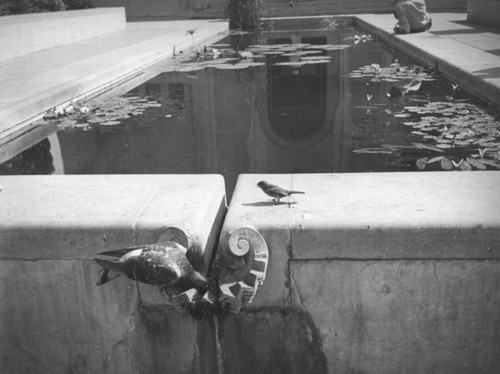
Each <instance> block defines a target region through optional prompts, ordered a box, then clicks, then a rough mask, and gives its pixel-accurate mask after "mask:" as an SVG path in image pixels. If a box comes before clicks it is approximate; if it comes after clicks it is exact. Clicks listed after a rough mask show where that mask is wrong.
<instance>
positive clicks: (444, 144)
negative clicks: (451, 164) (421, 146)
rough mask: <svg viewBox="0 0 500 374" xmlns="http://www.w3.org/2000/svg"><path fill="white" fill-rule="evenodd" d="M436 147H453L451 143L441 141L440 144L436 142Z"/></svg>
mask: <svg viewBox="0 0 500 374" xmlns="http://www.w3.org/2000/svg"><path fill="white" fill-rule="evenodd" d="M436 147H438V148H441V149H449V148H451V144H448V143H439V144H436Z"/></svg>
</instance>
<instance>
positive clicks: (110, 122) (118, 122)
mask: <svg viewBox="0 0 500 374" xmlns="http://www.w3.org/2000/svg"><path fill="white" fill-rule="evenodd" d="M120 123H121V122H120V121H105V122H101V123H100V125H101V126H116V125H119V124H120Z"/></svg>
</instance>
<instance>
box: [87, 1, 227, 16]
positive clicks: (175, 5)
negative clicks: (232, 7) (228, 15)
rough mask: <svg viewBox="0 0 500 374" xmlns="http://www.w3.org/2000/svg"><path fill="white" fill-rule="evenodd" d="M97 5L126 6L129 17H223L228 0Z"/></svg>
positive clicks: (102, 4)
mask: <svg viewBox="0 0 500 374" xmlns="http://www.w3.org/2000/svg"><path fill="white" fill-rule="evenodd" d="M94 3H95V6H97V7H121V6H123V7H125V9H126V10H127V17H129V18H134V17H173V18H222V17H223V15H224V9H225V7H226V5H227V3H228V0H188V1H179V0H142V1H135V0H95V1H94Z"/></svg>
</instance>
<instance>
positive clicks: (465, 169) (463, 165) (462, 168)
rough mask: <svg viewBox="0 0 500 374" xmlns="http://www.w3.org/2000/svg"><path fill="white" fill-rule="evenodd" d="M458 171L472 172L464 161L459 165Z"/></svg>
mask: <svg viewBox="0 0 500 374" xmlns="http://www.w3.org/2000/svg"><path fill="white" fill-rule="evenodd" d="M460 170H462V171H469V170H472V167H471V165H470V164H469V162H467V161H466V160H464V161H462V163H461V164H460Z"/></svg>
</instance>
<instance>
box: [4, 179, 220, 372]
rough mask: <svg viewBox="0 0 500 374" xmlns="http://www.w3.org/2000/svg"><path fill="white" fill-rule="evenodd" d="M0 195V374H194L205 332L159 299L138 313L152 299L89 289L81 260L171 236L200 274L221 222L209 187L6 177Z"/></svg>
mask: <svg viewBox="0 0 500 374" xmlns="http://www.w3.org/2000/svg"><path fill="white" fill-rule="evenodd" d="M0 185H1V186H0V205H1V206H2V209H1V210H0V274H1V275H0V277H1V282H0V284H1V286H0V298H1V300H2V303H1V305H0V336H1V337H2V338H1V339H0V352H1V354H0V372H2V373H5V374H14V373H65V372H66V373H70V372H71V373H122V374H123V373H139V372H141V373H158V372H164V371H166V372H171V373H180V372H192V373H195V372H197V371H195V369H196V368H198V367H199V366H200V365H201V364H200V362H201V360H202V358H200V356H198V355H199V350H200V349H201V348H198V345H200V346H201V345H202V343H199V342H198V337H197V335H198V333H199V332H200V331H204V330H205V329H207V330H208V333H205V332H203V333H201V332H200V334H201V335H203V336H204V337H207V338H206V339H210V338H212V339H213V337H214V334H213V332H211V330H213V326H212V325H211V324H210V320H208V321H203V320H202V321H200V322H197V321H196V320H194V319H193V318H192V317H191V316H190V315H189V314H188V313H187V312H185V311H177V310H175V309H174V307H173V306H172V305H171V304H169V303H168V302H167V299H165V298H163V303H162V305H161V307H156V308H148V307H147V306H145V305H144V301H145V298H147V297H149V295H147V290H146V288H150V291H151V292H153V291H154V292H153V293H159V292H158V290H157V288H156V287H153V286H147V285H144V286H141V288H138V287H137V284H136V282H134V281H132V280H130V279H128V278H126V277H125V276H121V277H119V278H117V279H115V280H113V281H112V282H110V283H107V284H104V285H102V286H99V287H98V286H97V285H96V282H97V280H98V272H99V268H100V267H99V265H97V263H96V262H95V261H94V260H93V258H94V256H95V255H96V254H97V253H98V252H102V251H107V250H114V249H119V248H123V247H129V246H133V245H139V244H148V243H155V242H156V241H157V240H158V238H159V237H160V235H161V234H162V233H164V232H172V231H165V229H166V228H167V227H170V228H174V227H175V228H177V229H179V230H178V231H177V232H184V233H186V234H187V236H190V237H191V238H192V241H191V246H190V248H189V249H188V250H189V251H191V253H193V254H194V258H196V259H198V261H196V267H197V269H198V270H200V271H202V272H206V269H207V267H208V263H209V261H210V259H211V257H212V250H213V248H214V247H215V245H216V242H217V238H218V233H219V231H220V227H221V225H222V220H223V217H224V214H225V210H226V206H225V196H224V181H223V179H222V177H221V176H218V175H127V176H123V175H102V176H96V175H95V176H89V175H86V176H21V177H18V176H8V177H1V178H0ZM145 293H146V295H145ZM206 344H208V343H206ZM212 346H213V344H212ZM206 356H210V355H206Z"/></svg>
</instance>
